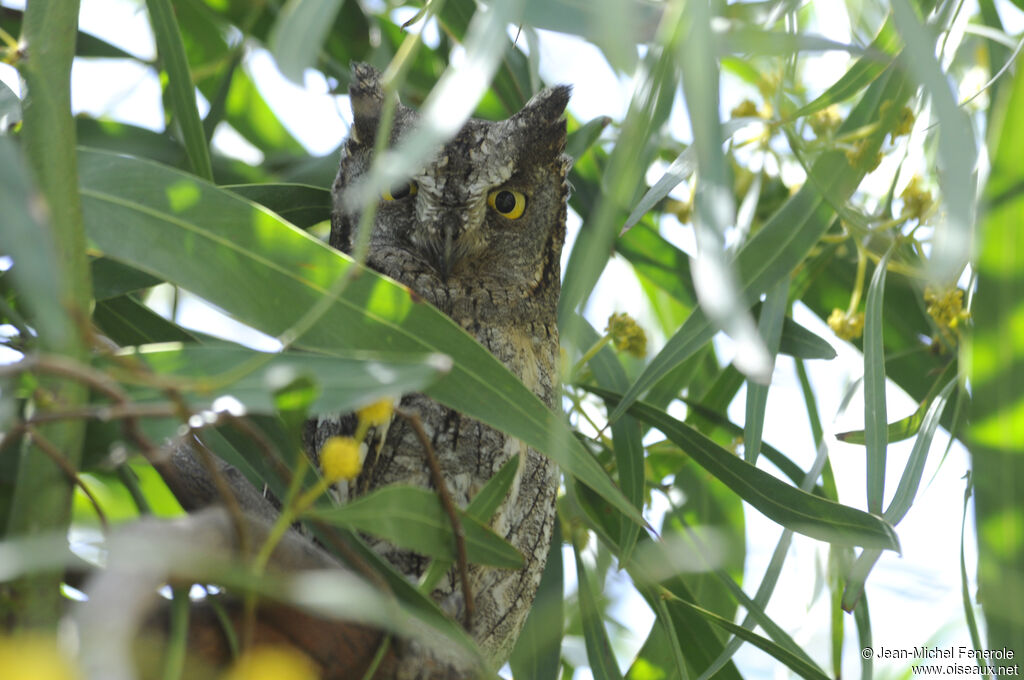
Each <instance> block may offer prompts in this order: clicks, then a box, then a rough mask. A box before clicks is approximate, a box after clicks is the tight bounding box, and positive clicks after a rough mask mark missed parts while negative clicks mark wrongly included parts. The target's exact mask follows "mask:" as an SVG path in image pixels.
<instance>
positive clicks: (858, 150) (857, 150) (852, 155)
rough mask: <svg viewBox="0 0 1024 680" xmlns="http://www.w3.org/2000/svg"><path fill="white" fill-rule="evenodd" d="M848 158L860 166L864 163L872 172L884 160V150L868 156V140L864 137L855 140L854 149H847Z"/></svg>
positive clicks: (852, 163)
mask: <svg viewBox="0 0 1024 680" xmlns="http://www.w3.org/2000/svg"><path fill="white" fill-rule="evenodd" d="M845 153H846V160H848V161H850V165H853V166H858V165H861V164H864V167H865V169H866V170H867V171H868V172H871V171H872V170H874V169H875V168H877V167H878V166H879V164H880V163H881V162H882V152H881V151H877V152H875V155H874V156H873V157H868V140H866V139H862V140H860V141H858V142H854V144H853V148H852V149H847V150H846V152H845Z"/></svg>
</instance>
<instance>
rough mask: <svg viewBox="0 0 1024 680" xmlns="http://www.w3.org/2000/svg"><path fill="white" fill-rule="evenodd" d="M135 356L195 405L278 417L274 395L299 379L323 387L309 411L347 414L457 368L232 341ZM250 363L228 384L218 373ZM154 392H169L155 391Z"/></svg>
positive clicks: (434, 361)
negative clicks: (220, 403)
mask: <svg viewBox="0 0 1024 680" xmlns="http://www.w3.org/2000/svg"><path fill="white" fill-rule="evenodd" d="M129 354H130V355H131V356H134V357H137V358H138V359H139V360H141V361H142V362H143V363H144V364H145V365H146V366H147V367H148V368H149V369H150V370H151V371H153V372H154V373H155V374H157V375H159V376H163V377H166V378H172V379H175V380H178V379H180V380H182V381H184V382H183V385H184V387H183V388H182V394H183V396H184V397H185V399H186V401H187V402H188V403H189V405H190V406H191V407H192V408H193V409H194V410H201V409H208V408H211V407H212V406H213V404H214V403H215V402H216V401H217V399H218V398H220V397H233V398H234V399H236V400H237V401H238V402H239V403H240V404H241V406H242V407H243V408H244V409H245V410H246V411H247V412H249V413H263V414H274V413H276V412H277V410H278V408H279V406H278V405H277V404H276V403H275V399H274V393H275V392H277V391H278V390H280V389H282V388H284V387H286V386H288V385H289V384H291V383H292V382H294V381H295V380H297V379H299V378H303V377H305V378H309V379H310V380H311V381H312V383H313V384H315V385H316V388H317V396H316V398H315V399H314V400H313V402H312V403H311V404H310V405H309V415H310V416H315V415H319V414H321V413H342V412H345V411H351V410H354V409H356V408H358V407H360V406H365V405H366V404H369V403H372V402H374V401H377V400H379V399H383V398H385V397H398V396H400V395H402V394H405V393H407V392H418V391H420V390H422V389H423V388H424V387H426V386H427V385H429V384H430V383H431V382H433V381H434V380H436V379H437V378H438V377H440V376H441V375H443V374H444V373H446V372H447V370H448V369H449V368H450V367H451V360H450V359H448V357H446V356H444V355H437V354H435V355H428V356H420V357H416V356H409V355H401V356H397V355H390V356H389V355H381V354H377V355H374V354H371V353H368V352H363V353H360V352H350V353H348V356H345V354H344V353H335V354H334V355H332V356H329V357H328V356H318V355H314V354H305V353H301V352H282V353H280V354H266V353H263V352H257V351H255V350H250V349H246V348H244V347H237V346H233V345H222V346H216V345H212V346H211V345H203V346H195V345H191V346H190V345H177V346H175V345H166V344H163V345H148V346H143V347H139V348H137V349H136V350H133V351H131V352H130V353H129ZM248 366H252V370H251V371H248V372H246V373H244V374H243V375H242V376H241V377H239V378H237V379H234V380H231V381H230V382H225V381H224V380H223V379H221V378H219V376H223V375H232V374H233V373H234V372H235V371H236V370H238V369H243V368H246V367H248ZM152 396H153V397H156V398H162V396H163V395H162V394H160V392H159V391H157V392H156V393H155V394H153V395H152ZM137 398H139V399H144V398H145V397H144V396H143V395H139V396H138V397H137Z"/></svg>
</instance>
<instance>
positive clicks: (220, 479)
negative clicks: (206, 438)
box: [189, 428, 250, 555]
mask: <svg viewBox="0 0 1024 680" xmlns="http://www.w3.org/2000/svg"><path fill="white" fill-rule="evenodd" d="M189 435H191V437H190V439H191V441H189V444H191V445H192V448H194V449H195V450H196V452H197V453H198V454H199V462H200V464H202V466H203V468H204V469H205V470H206V472H207V474H209V475H210V479H211V480H212V481H213V486H214V487H215V488H216V489H217V493H218V494H220V498H221V502H223V503H224V508H225V509H226V510H227V511H228V517H229V518H230V519H231V526H232V527H233V528H234V530H235V537H236V538H237V539H238V551H239V553H241V554H242V555H248V554H249V545H250V543H249V532H247V531H246V530H245V514H244V513H243V512H242V506H241V505H239V503H238V499H237V498H236V497H235V494H234V492H233V491H232V490H231V486H230V485H229V484H228V481H227V480H226V479H224V475H223V474H221V471H220V469H219V468H218V467H217V456H216V455H215V454H214V453H213V451H211V450H210V449H209V447H207V446H206V443H205V442H203V440H202V439H201V438H200V437H199V431H198V430H197V429H194V428H190V429H189Z"/></svg>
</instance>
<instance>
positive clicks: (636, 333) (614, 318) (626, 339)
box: [605, 313, 647, 359]
mask: <svg viewBox="0 0 1024 680" xmlns="http://www.w3.org/2000/svg"><path fill="white" fill-rule="evenodd" d="M605 331H606V332H607V333H608V334H609V335H611V336H612V342H613V343H615V349H617V350H619V351H620V352H628V353H629V354H632V355H633V356H635V357H637V358H638V359H642V358H644V356H646V354H647V334H646V333H644V329H643V328H640V325H639V324H637V322H636V321H634V320H633V317H631V316H630V315H629V314H626V313H622V314H612V315H611V316H610V317H608V327H607V328H606V329H605Z"/></svg>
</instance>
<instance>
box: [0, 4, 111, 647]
mask: <svg viewBox="0 0 1024 680" xmlns="http://www.w3.org/2000/svg"><path fill="white" fill-rule="evenodd" d="M78 8H79V2H78V0H66V1H65V2H53V1H52V0H29V2H28V5H27V6H26V8H25V14H24V21H23V24H22V30H23V34H22V41H23V45H24V56H23V58H21V59H20V60H19V62H18V66H19V69H20V73H21V76H22V78H24V81H25V84H26V96H25V101H24V109H23V118H24V123H23V127H22V133H21V137H22V143H23V149H24V153H25V157H26V159H27V161H28V164H29V167H30V168H31V171H32V176H33V180H34V182H35V186H36V188H37V189H38V191H39V193H40V194H41V197H42V199H43V201H44V202H45V205H46V208H47V217H48V218H49V219H48V226H49V229H48V230H47V231H48V234H43V235H42V236H43V238H41V239H40V244H39V247H41V248H43V247H48V246H50V245H52V247H53V249H54V252H55V255H56V259H57V263H58V271H55V272H54V276H55V277H56V278H57V279H58V281H59V282H58V289H59V295H60V302H61V305H62V307H63V308H64V311H65V312H66V313H65V314H64V315H63V318H64V319H65V321H64V322H63V323H62V324H61V325H60V326H55V327H54V328H51V329H49V332H41V333H40V337H39V341H38V346H39V348H40V350H42V351H44V352H48V353H52V354H61V355H64V356H68V357H71V358H73V359H77V360H81V359H84V358H85V355H86V348H85V344H84V343H83V341H82V336H81V333H80V332H79V329H80V328H82V327H84V326H86V324H87V323H88V319H89V314H90V307H91V304H92V282H91V278H90V274H89V265H88V261H87V259H86V256H85V250H86V243H85V230H84V227H83V224H82V207H81V202H80V200H79V194H78V158H77V156H76V152H75V147H76V140H75V126H74V120H73V119H72V117H71V62H72V60H73V58H74V51H75V38H76V35H77V30H78ZM46 236H49V237H50V239H52V244H49V243H46V241H47V240H49V239H47V238H46ZM40 390H41V393H48V394H49V395H51V398H50V399H49V400H48V403H49V404H54V405H58V407H59V408H72V409H73V408H77V407H79V406H82V405H83V404H85V403H86V402H87V399H88V390H87V389H86V387H85V386H84V385H83V384H81V383H80V382H77V381H70V380H60V379H57V378H47V379H43V380H40ZM40 410H41V411H45V410H47V407H46V404H40ZM40 431H41V432H42V433H43V434H44V436H45V438H46V439H47V440H48V441H50V442H52V443H53V445H54V446H55V448H56V449H57V450H59V451H60V452H61V453H62V454H63V456H64V458H65V459H66V460H67V461H68V463H69V464H70V465H71V466H73V467H75V468H77V467H78V464H79V462H80V460H81V451H82V442H83V440H84V435H85V423H84V422H83V421H81V420H71V421H66V422H59V423H51V424H48V425H46V426H45V427H41V428H40ZM71 496H72V484H71V482H70V480H69V479H68V478H67V476H66V475H65V474H64V473H63V472H62V471H61V470H60V468H59V467H58V466H57V465H56V464H55V463H54V462H53V461H52V460H51V459H50V458H49V457H47V456H46V455H44V454H43V452H42V451H40V450H39V449H38V447H35V446H33V447H30V448H28V449H27V450H26V453H25V454H24V456H23V457H22V459H21V461H20V462H19V464H18V476H17V482H16V486H15V490H14V494H13V499H12V503H11V512H10V516H9V518H8V526H7V529H8V532H9V533H11V534H16V535H17V534H20V535H23V536H27V535H37V534H44V533H47V534H49V533H53V532H58V533H59V532H64V531H66V530H67V526H68V524H69V522H70V519H71ZM60 581H61V574H60V572H59V571H50V572H46V571H40V572H37V573H35V574H33V575H32V576H30V577H26V578H25V579H23V580H21V581H19V582H18V583H16V584H14V586H13V595H14V597H13V602H14V603H15V604H14V607H15V616H16V618H17V620H18V621H19V623H20V624H21V625H25V626H43V627H54V626H56V624H57V620H58V617H59V615H60V603H61V600H60V590H59V586H60Z"/></svg>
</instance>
